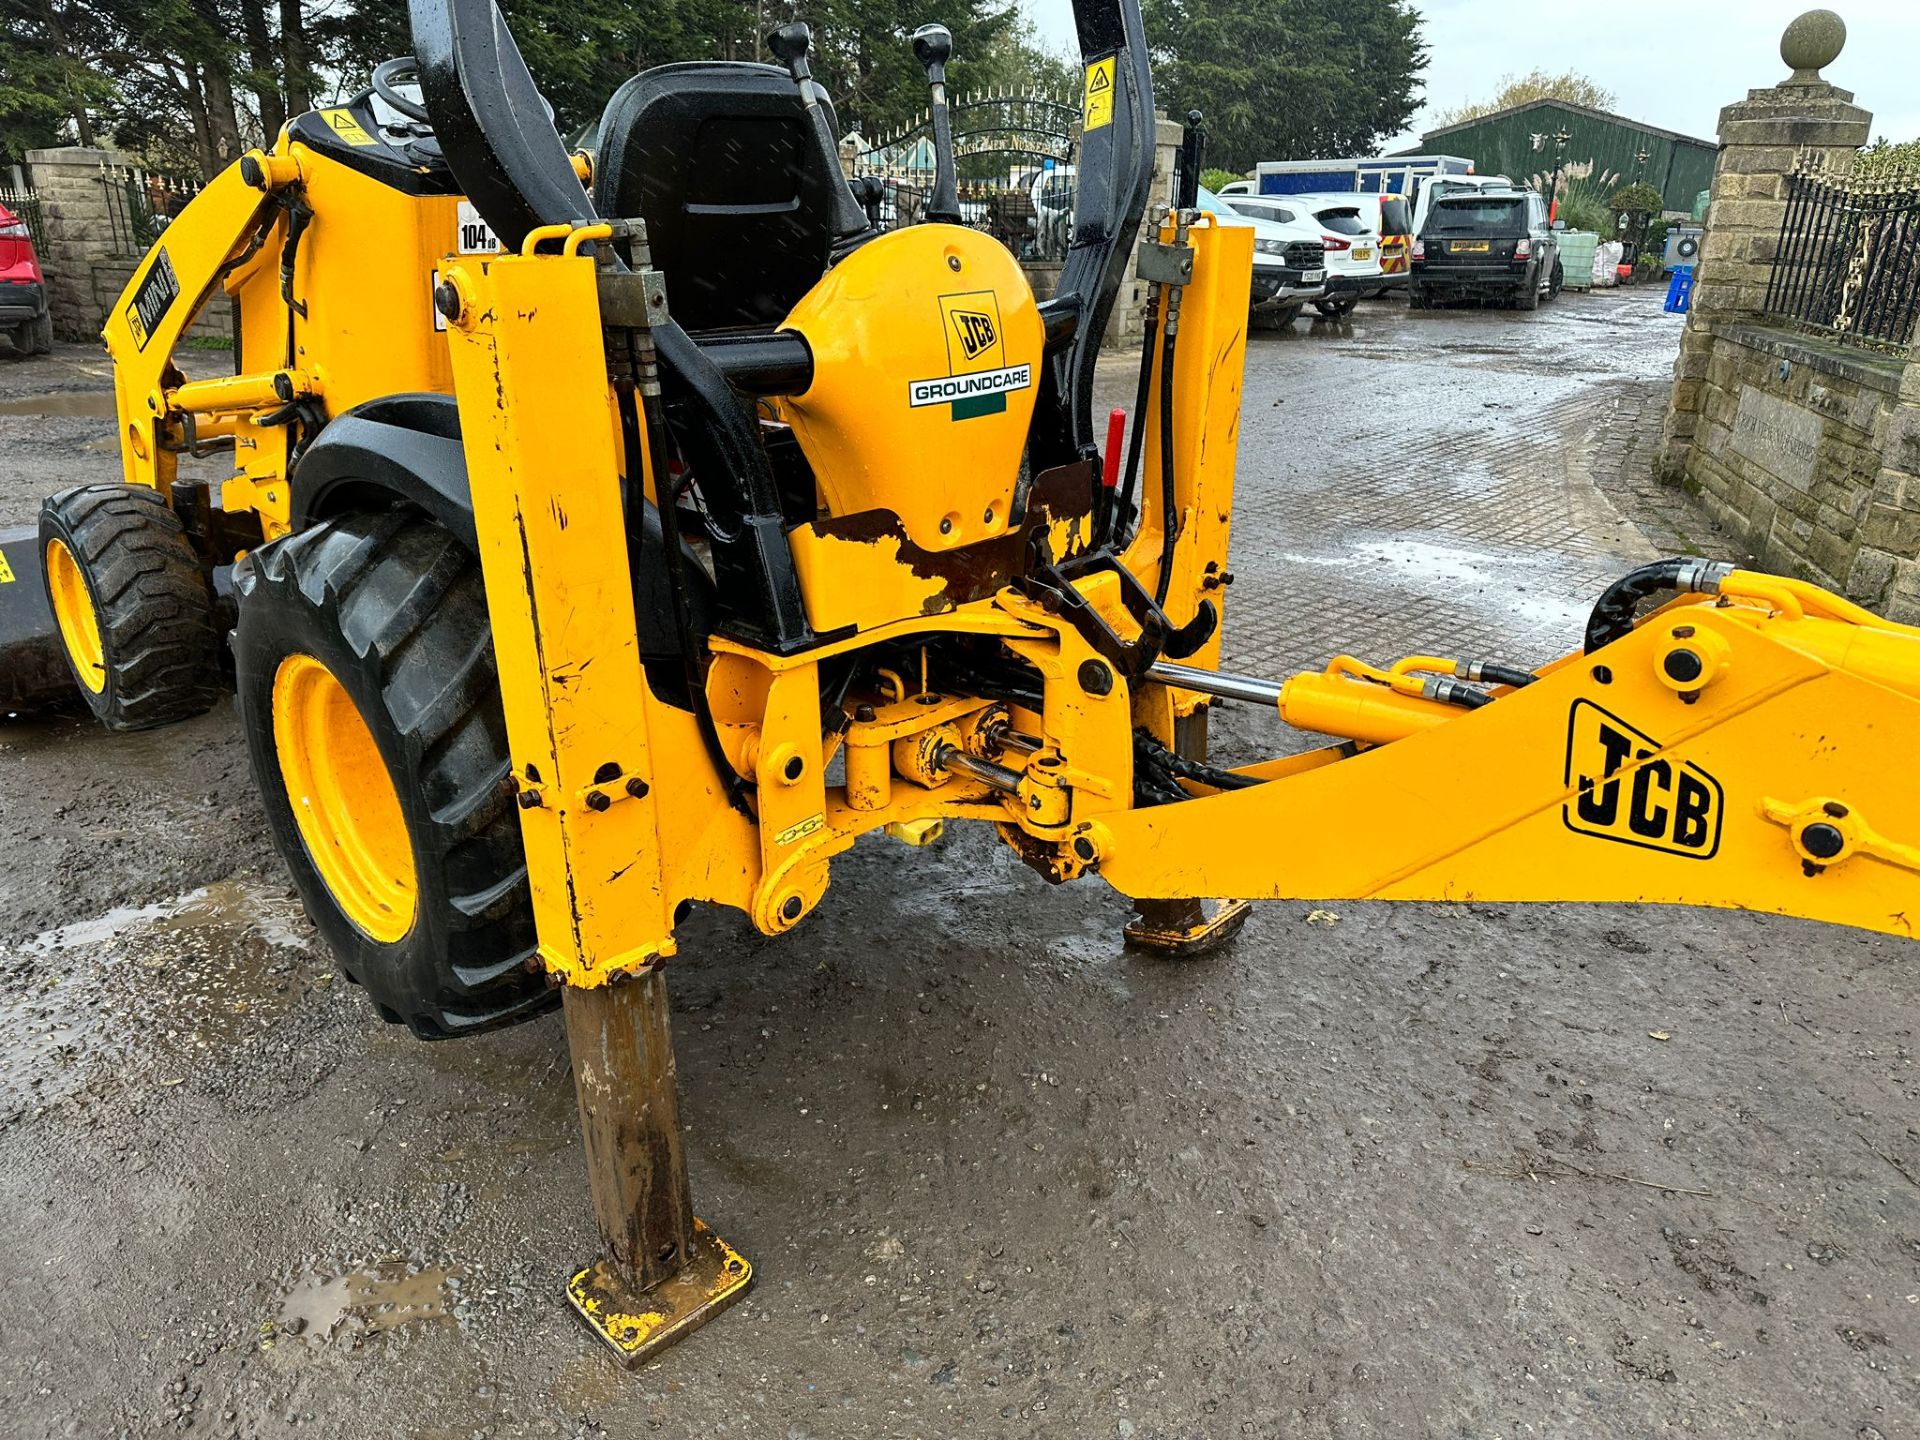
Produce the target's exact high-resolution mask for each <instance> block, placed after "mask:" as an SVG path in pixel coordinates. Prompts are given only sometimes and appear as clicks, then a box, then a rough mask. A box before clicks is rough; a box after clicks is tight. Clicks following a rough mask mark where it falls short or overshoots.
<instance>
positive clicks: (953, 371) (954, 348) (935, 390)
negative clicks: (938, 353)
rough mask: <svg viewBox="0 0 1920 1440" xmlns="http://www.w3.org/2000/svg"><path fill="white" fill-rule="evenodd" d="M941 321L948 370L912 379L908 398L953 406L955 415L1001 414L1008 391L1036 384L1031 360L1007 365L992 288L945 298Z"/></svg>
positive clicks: (918, 403) (997, 301)
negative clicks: (933, 375)
mask: <svg viewBox="0 0 1920 1440" xmlns="http://www.w3.org/2000/svg"><path fill="white" fill-rule="evenodd" d="M940 321H941V324H942V326H943V327H944V332H945V334H946V338H947V373H946V374H945V375H940V376H935V377H934V378H932V379H930V380H910V381H908V382H907V403H908V404H909V405H911V406H913V407H914V409H916V410H917V409H919V408H920V407H921V406H923V405H951V406H952V407H953V418H954V419H955V420H971V419H973V418H974V417H975V416H977V415H998V414H1000V413H1002V412H1003V411H1004V410H1005V409H1006V408H1007V395H1008V392H1010V391H1014V390H1025V389H1026V388H1027V387H1028V386H1030V385H1031V384H1033V367H1032V366H1031V365H1009V364H1007V349H1006V344H1005V342H1004V340H1003V339H1002V337H1001V333H1000V299H999V297H998V296H997V295H995V294H994V293H993V291H991V290H969V291H966V292H965V293H963V294H959V295H942V296H941V297H940Z"/></svg>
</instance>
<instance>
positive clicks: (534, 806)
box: [520, 790, 540, 810]
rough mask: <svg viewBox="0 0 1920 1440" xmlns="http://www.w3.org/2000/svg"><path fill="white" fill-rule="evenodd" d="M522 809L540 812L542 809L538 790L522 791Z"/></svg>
mask: <svg viewBox="0 0 1920 1440" xmlns="http://www.w3.org/2000/svg"><path fill="white" fill-rule="evenodd" d="M520 808H521V809H522V810H538V809H539V808H540V792H539V791H538V790H522V791H521V792H520Z"/></svg>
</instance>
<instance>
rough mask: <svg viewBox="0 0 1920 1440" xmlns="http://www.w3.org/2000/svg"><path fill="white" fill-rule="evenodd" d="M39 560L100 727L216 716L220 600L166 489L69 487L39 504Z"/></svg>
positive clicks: (70, 657)
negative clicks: (216, 611)
mask: <svg viewBox="0 0 1920 1440" xmlns="http://www.w3.org/2000/svg"><path fill="white" fill-rule="evenodd" d="M40 554H41V558H42V560H43V562H44V563H43V566H42V569H43V572H44V574H45V577H46V587H47V602H48V604H49V605H50V606H51V607H52V609H53V618H54V620H55V621H56V623H57V624H58V625H59V627H60V639H61V642H62V646H63V648H64V649H65V650H66V655H67V664H68V666H69V667H70V668H71V669H72V671H73V676H74V679H75V680H77V681H78V682H79V684H80V693H81V695H82V696H83V697H84V698H85V699H86V702H87V707H88V708H89V709H90V710H92V711H93V713H94V715H95V716H96V717H97V718H98V719H99V720H100V722H101V723H102V724H103V725H105V726H106V727H107V728H108V729H109V730H151V729H153V728H154V727H155V726H158V725H169V724H172V723H173V722H174V721H176V720H186V719H189V718H191V717H192V716H195V715H199V714H203V713H204V712H206V711H207V710H210V709H212V708H213V703H214V702H215V701H216V700H218V699H219V698H220V693H221V691H222V690H223V689H224V688H225V686H224V684H223V683H222V679H221V673H220V637H219V628H218V626H216V625H215V623H214V615H213V595H212V592H211V591H210V590H209V589H208V588H207V577H206V573H205V572H204V571H202V570H201V568H200V562H199V560H198V559H197V558H195V556H194V553H193V547H192V546H191V545H189V544H188V543H187V534H186V531H185V529H184V528H183V527H182V526H181V524H180V521H179V520H178V519H177V518H176V517H175V516H174V513H173V511H171V510H169V509H168V508H167V502H166V501H165V500H164V499H163V498H161V496H160V493H159V492H158V491H156V490H152V489H149V488H148V487H147V486H145V485H78V486H75V487H74V488H73V489H71V490H62V491H61V492H60V493H59V494H58V495H55V496H52V497H51V498H50V499H48V500H47V501H46V502H45V503H44V504H43V505H42V506H41V507H40Z"/></svg>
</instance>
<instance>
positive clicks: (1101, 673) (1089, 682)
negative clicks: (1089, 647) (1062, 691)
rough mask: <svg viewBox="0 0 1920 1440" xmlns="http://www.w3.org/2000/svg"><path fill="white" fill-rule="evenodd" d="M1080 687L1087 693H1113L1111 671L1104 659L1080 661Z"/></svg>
mask: <svg viewBox="0 0 1920 1440" xmlns="http://www.w3.org/2000/svg"><path fill="white" fill-rule="evenodd" d="M1080 688H1081V689H1082V690H1084V691H1086V692H1087V694H1089V695H1111V694H1112V693H1113V671H1112V670H1111V669H1110V668H1109V667H1108V665H1107V662H1106V661H1104V660H1082V661H1081V662H1080Z"/></svg>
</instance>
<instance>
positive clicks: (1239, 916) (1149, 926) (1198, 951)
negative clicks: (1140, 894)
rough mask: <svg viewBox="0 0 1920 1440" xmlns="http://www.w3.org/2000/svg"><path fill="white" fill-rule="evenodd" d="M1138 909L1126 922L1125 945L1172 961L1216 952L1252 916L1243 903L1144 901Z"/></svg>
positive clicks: (1241, 901)
mask: <svg viewBox="0 0 1920 1440" xmlns="http://www.w3.org/2000/svg"><path fill="white" fill-rule="evenodd" d="M1139 909H1140V913H1139V914H1138V915H1136V916H1135V917H1134V918H1133V919H1132V920H1130V921H1128V922H1127V932H1126V933H1127V944H1129V945H1131V946H1134V947H1135V948H1136V949H1140V950H1151V951H1153V952H1154V953H1155V954H1157V955H1164V956H1166V957H1167V958H1169V959H1175V960H1184V959H1191V958H1192V957H1194V956H1196V955H1207V954H1211V953H1212V952H1213V951H1215V950H1218V949H1219V948H1220V947H1221V946H1222V945H1225V944H1226V943H1227V942H1228V941H1230V940H1232V939H1233V937H1234V936H1236V935H1238V934H1239V933H1240V927H1241V926H1242V925H1245V924H1246V923H1247V916H1249V915H1251V914H1252V913H1253V906H1252V905H1251V904H1249V903H1248V902H1247V901H1245V900H1143V901H1141V902H1140V906H1139Z"/></svg>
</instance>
